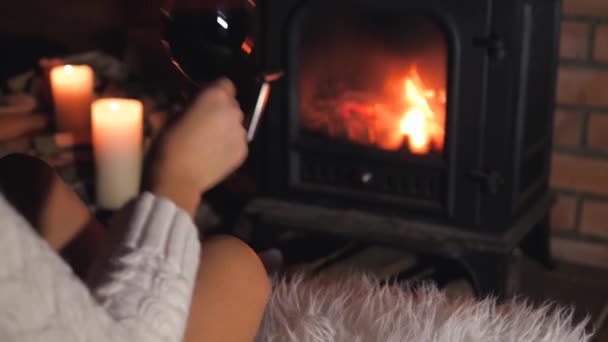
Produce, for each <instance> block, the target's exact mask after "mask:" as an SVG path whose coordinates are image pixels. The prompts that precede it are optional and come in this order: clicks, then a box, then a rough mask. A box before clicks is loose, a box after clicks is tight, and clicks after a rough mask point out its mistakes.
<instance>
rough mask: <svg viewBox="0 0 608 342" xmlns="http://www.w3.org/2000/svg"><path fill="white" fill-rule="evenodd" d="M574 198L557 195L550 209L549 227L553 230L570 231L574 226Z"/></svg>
mask: <svg viewBox="0 0 608 342" xmlns="http://www.w3.org/2000/svg"><path fill="white" fill-rule="evenodd" d="M576 202H577V200H576V197H574V196H568V195H559V196H558V197H557V202H556V203H555V205H554V206H553V208H552V209H551V227H552V228H553V229H555V230H572V229H574V227H575V225H576V222H575V220H576Z"/></svg>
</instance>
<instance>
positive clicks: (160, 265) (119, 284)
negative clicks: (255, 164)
mask: <svg viewBox="0 0 608 342" xmlns="http://www.w3.org/2000/svg"><path fill="white" fill-rule="evenodd" d="M120 217H121V219H119V220H117V222H116V224H117V225H119V227H114V229H113V230H114V231H120V232H121V234H119V235H117V236H115V237H113V238H112V240H111V241H110V243H108V246H109V248H108V249H107V253H105V254H103V255H102V256H100V258H99V262H98V264H97V267H98V268H97V271H96V272H94V274H95V275H96V277H95V278H94V279H92V281H91V283H90V284H89V286H85V284H83V283H82V282H81V281H80V280H79V279H78V278H77V277H76V276H75V275H74V274H73V273H72V271H71V270H70V268H69V267H68V266H67V265H66V264H65V263H64V262H63V261H62V259H61V258H60V257H59V256H58V255H57V254H56V253H55V252H54V251H53V250H51V249H50V247H49V246H48V245H47V244H46V242H45V241H44V240H42V239H41V238H40V237H39V236H38V235H37V234H36V233H35V232H34V230H33V229H32V227H31V226H30V225H29V224H28V222H27V221H26V220H25V219H24V218H23V217H21V216H20V215H19V214H18V213H17V212H16V211H15V210H14V209H13V208H12V207H11V206H10V204H8V203H7V201H6V200H5V199H4V198H3V197H2V196H0V341H3V342H8V341H20V342H21V341H24V342H25V341H48V342H55V341H58V342H59V341H61V342H71V341H91V342H92V341H133V342H138V341H146V342H156V341H171V342H172V341H180V340H182V339H183V334H184V329H185V324H186V320H187V316H188V310H189V306H190V301H191V297H192V291H193V286H194V279H195V275H196V269H197V267H198V260H199V252H200V247H199V246H200V245H199V240H198V235H197V230H196V228H195V226H194V223H193V222H192V220H191V219H190V217H189V216H188V215H187V214H186V213H185V212H184V211H182V210H181V209H178V208H176V206H175V205H174V204H173V203H172V202H171V201H169V200H167V199H164V198H160V197H157V196H155V195H152V194H150V193H145V194H143V195H141V196H140V197H139V198H137V199H136V200H135V201H134V202H133V203H132V205H130V206H128V207H126V208H125V209H124V210H123V211H122V213H121V215H120ZM121 225H123V226H122V227H121ZM116 228H119V229H116Z"/></svg>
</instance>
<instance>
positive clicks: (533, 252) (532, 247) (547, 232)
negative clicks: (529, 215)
mask: <svg viewBox="0 0 608 342" xmlns="http://www.w3.org/2000/svg"><path fill="white" fill-rule="evenodd" d="M520 247H521V249H522V251H523V252H524V253H525V254H526V255H527V256H529V257H531V258H532V259H534V260H536V261H538V262H540V263H541V264H542V265H543V266H545V267H547V268H549V269H553V268H555V267H556V264H555V261H554V260H553V257H552V255H551V224H550V220H549V216H546V217H545V218H543V219H542V220H541V221H540V222H539V223H538V224H537V225H536V226H534V228H533V229H532V230H531V231H530V232H529V233H528V235H527V236H526V237H525V238H524V239H523V240H522V242H521V243H520Z"/></svg>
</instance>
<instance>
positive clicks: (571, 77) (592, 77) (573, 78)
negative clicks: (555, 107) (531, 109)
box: [557, 1, 608, 106]
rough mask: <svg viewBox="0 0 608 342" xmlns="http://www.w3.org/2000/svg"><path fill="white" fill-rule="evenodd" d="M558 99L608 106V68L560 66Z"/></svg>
mask: <svg viewBox="0 0 608 342" xmlns="http://www.w3.org/2000/svg"><path fill="white" fill-rule="evenodd" d="M607 2H608V1H607ZM557 100H558V102H559V103H562V104H581V105H592V106H608V70H598V69H588V68H582V67H563V68H560V71H559V81H558V85H557Z"/></svg>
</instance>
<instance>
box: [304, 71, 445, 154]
mask: <svg viewBox="0 0 608 342" xmlns="http://www.w3.org/2000/svg"><path fill="white" fill-rule="evenodd" d="M393 79H395V78H393ZM397 80H398V81H397V82H398V83H396V82H395V83H392V82H389V83H390V84H388V86H390V85H391V84H399V85H400V86H398V87H397V88H395V87H387V88H389V89H396V91H394V90H393V91H391V92H390V93H389V92H384V93H381V94H375V93H373V92H361V91H354V90H341V92H339V93H332V92H329V93H322V95H318V96H317V97H316V98H315V100H314V101H306V102H304V103H306V104H307V105H308V107H305V108H304V109H303V112H302V113H303V117H302V118H303V121H302V122H303V124H304V126H306V127H307V128H310V129H313V130H316V131H322V132H325V133H326V134H327V135H329V136H330V137H333V138H342V139H347V140H348V141H351V142H353V143H357V144H363V145H373V146H377V147H379V148H381V149H384V150H399V149H402V148H407V149H408V150H409V151H410V152H411V153H412V154H429V153H432V152H441V151H442V150H443V144H444V135H445V103H446V92H445V89H431V88H427V87H425V86H424V84H423V82H422V79H421V78H420V76H419V74H418V71H417V69H416V67H415V66H414V67H412V68H411V69H410V71H409V73H407V74H406V75H405V77H403V76H402V77H399V78H397Z"/></svg>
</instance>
